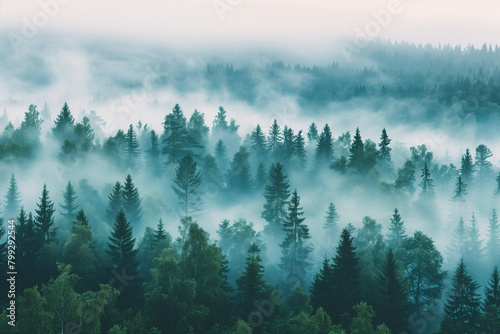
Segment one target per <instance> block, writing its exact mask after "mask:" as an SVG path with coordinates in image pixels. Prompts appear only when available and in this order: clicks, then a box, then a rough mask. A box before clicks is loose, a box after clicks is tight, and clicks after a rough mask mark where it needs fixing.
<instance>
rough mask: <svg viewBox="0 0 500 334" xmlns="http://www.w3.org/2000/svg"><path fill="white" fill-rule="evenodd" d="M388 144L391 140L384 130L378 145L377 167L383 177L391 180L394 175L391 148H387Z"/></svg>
mask: <svg viewBox="0 0 500 334" xmlns="http://www.w3.org/2000/svg"><path fill="white" fill-rule="evenodd" d="M390 143H391V139H389V136H388V135H387V131H386V130H385V128H384V129H383V130H382V135H381V136H380V143H379V144H378V147H379V150H378V165H379V167H380V170H381V171H382V173H383V174H384V175H386V176H387V177H390V178H392V177H393V174H394V164H393V163H392V158H391V151H392V148H390V147H389V145H390Z"/></svg>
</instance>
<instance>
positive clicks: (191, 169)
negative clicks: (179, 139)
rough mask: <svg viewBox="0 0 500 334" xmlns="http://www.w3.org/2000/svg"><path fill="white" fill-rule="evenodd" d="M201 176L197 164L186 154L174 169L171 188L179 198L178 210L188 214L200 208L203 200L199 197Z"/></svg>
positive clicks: (185, 214)
mask: <svg viewBox="0 0 500 334" xmlns="http://www.w3.org/2000/svg"><path fill="white" fill-rule="evenodd" d="M202 180H203V178H202V176H201V174H200V171H199V170H198V165H197V164H196V162H195V161H194V160H193V157H192V156H190V155H186V156H185V157H184V158H182V160H181V161H180V163H179V166H177V168H176V169H175V179H174V185H173V186H172V189H174V191H175V194H176V195H177V198H178V200H179V211H180V212H181V213H182V214H183V215H184V216H188V215H190V214H191V213H196V212H197V211H199V210H200V209H201V206H202V205H203V201H202V199H201V189H200V186H201V184H202Z"/></svg>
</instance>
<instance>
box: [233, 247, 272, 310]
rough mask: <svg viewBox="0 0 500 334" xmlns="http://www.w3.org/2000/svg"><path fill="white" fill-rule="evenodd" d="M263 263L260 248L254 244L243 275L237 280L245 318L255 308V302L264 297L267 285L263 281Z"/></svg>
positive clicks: (250, 249)
mask: <svg viewBox="0 0 500 334" xmlns="http://www.w3.org/2000/svg"><path fill="white" fill-rule="evenodd" d="M261 262H262V259H261V257H260V248H259V246H257V245H256V244H252V245H251V246H250V248H248V255H247V258H246V261H245V269H244V271H243V274H242V276H241V277H239V278H238V279H237V280H236V284H237V286H238V290H237V291H238V300H239V301H240V305H241V306H240V307H241V314H242V315H243V316H248V315H249V314H250V312H251V311H252V310H253V308H254V307H255V306H254V302H255V301H257V302H258V301H260V300H261V299H262V298H263V297H264V290H265V287H266V283H265V281H264V279H263V276H264V266H263V265H262V264H261Z"/></svg>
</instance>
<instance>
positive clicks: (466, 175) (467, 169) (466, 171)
mask: <svg viewBox="0 0 500 334" xmlns="http://www.w3.org/2000/svg"><path fill="white" fill-rule="evenodd" d="M473 173H474V162H473V161H472V155H471V154H470V151H469V149H466V150H465V154H464V155H462V161H461V165H460V174H461V175H462V178H463V181H464V182H465V183H466V184H472V175H473Z"/></svg>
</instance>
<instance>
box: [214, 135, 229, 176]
mask: <svg viewBox="0 0 500 334" xmlns="http://www.w3.org/2000/svg"><path fill="white" fill-rule="evenodd" d="M215 160H216V161H217V166H219V169H220V170H221V171H222V172H223V173H224V172H226V170H227V166H228V160H227V149H226V145H224V142H223V141H222V139H219V140H218V141H217V144H215Z"/></svg>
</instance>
